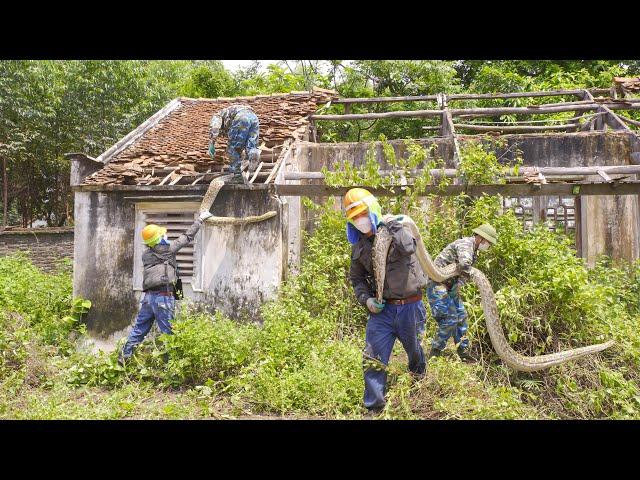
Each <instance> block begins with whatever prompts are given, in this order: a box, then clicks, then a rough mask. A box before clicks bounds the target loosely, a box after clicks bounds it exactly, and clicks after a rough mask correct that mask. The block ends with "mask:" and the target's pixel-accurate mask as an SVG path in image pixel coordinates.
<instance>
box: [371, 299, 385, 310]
mask: <svg viewBox="0 0 640 480" xmlns="http://www.w3.org/2000/svg"><path fill="white" fill-rule="evenodd" d="M367 308H368V309H369V311H370V312H371V313H380V312H381V311H382V310H383V309H384V302H383V303H378V302H377V301H376V299H375V298H373V297H370V298H367Z"/></svg>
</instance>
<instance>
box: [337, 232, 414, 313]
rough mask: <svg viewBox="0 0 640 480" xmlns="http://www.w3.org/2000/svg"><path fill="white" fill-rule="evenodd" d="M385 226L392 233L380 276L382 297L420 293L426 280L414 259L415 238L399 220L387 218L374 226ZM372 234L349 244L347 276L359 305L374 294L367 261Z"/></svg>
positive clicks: (368, 260)
mask: <svg viewBox="0 0 640 480" xmlns="http://www.w3.org/2000/svg"><path fill="white" fill-rule="evenodd" d="M381 228H388V229H389V231H390V232H391V235H392V238H393V240H392V242H391V246H390V247H389V255H388V256H387V272H386V275H385V279H384V289H383V291H382V296H383V298H384V299H386V300H398V299H400V298H407V297H411V296H414V295H417V294H419V293H421V290H422V289H423V288H424V287H425V286H426V284H427V279H426V277H425V276H424V274H423V273H422V269H421V268H420V264H419V263H418V259H417V258H416V255H415V252H416V240H415V239H414V238H413V236H412V235H411V233H410V232H409V231H408V230H407V229H405V228H404V227H403V226H402V224H401V223H400V222H397V221H395V220H391V221H389V222H388V223H386V224H381V225H379V226H378V229H381ZM373 239H374V236H371V237H368V238H367V237H366V236H365V235H361V237H360V240H359V241H358V243H356V244H354V245H352V247H351V268H350V269H349V279H350V280H351V284H352V285H353V289H354V291H355V294H356V298H357V299H358V302H360V303H361V304H362V305H365V304H366V303H367V299H368V298H370V297H375V296H376V295H375V291H376V285H375V279H374V277H373V265H372V263H371V249H372V247H373Z"/></svg>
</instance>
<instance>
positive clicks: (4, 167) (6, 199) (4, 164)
mask: <svg viewBox="0 0 640 480" xmlns="http://www.w3.org/2000/svg"><path fill="white" fill-rule="evenodd" d="M7 192H8V188H7V157H5V156H4V155H3V156H2V203H3V206H4V208H3V212H4V216H3V217H2V220H3V225H4V226H5V227H6V226H7V225H8V221H7V217H8V211H9V197H8V194H7Z"/></svg>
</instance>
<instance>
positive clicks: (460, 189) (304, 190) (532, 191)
mask: <svg viewBox="0 0 640 480" xmlns="http://www.w3.org/2000/svg"><path fill="white" fill-rule="evenodd" d="M354 187H357V185H354V186H350V187H328V186H326V185H276V193H277V194H278V195H286V196H291V197H294V196H308V197H329V196H342V195H344V194H345V193H346V192H347V191H348V190H349V189H351V188H354ZM362 188H366V189H367V190H368V191H370V192H371V193H372V194H374V195H378V196H397V195H403V194H404V192H405V190H404V189H403V188H402V187H395V188H371V187H362ZM461 193H466V194H467V195H470V196H474V197H475V196H481V195H483V194H486V195H504V196H510V197H537V196H541V195H563V196H565V195H566V196H572V195H574V196H575V195H638V194H640V181H629V182H614V183H602V182H599V183H576V184H573V183H547V184H545V185H532V184H528V183H523V184H505V185H448V186H446V187H441V186H436V185H430V186H428V187H426V189H425V192H424V195H425V196H426V195H430V194H434V195H438V196H451V195H458V194H461Z"/></svg>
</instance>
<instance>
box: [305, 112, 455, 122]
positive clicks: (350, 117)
mask: <svg viewBox="0 0 640 480" xmlns="http://www.w3.org/2000/svg"><path fill="white" fill-rule="evenodd" d="M441 114H442V110H400V111H397V112H383V113H354V114H350V115H311V116H310V117H309V118H310V119H311V120H315V121H351V120H374V119H380V118H422V117H438V116H440V115H441Z"/></svg>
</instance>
